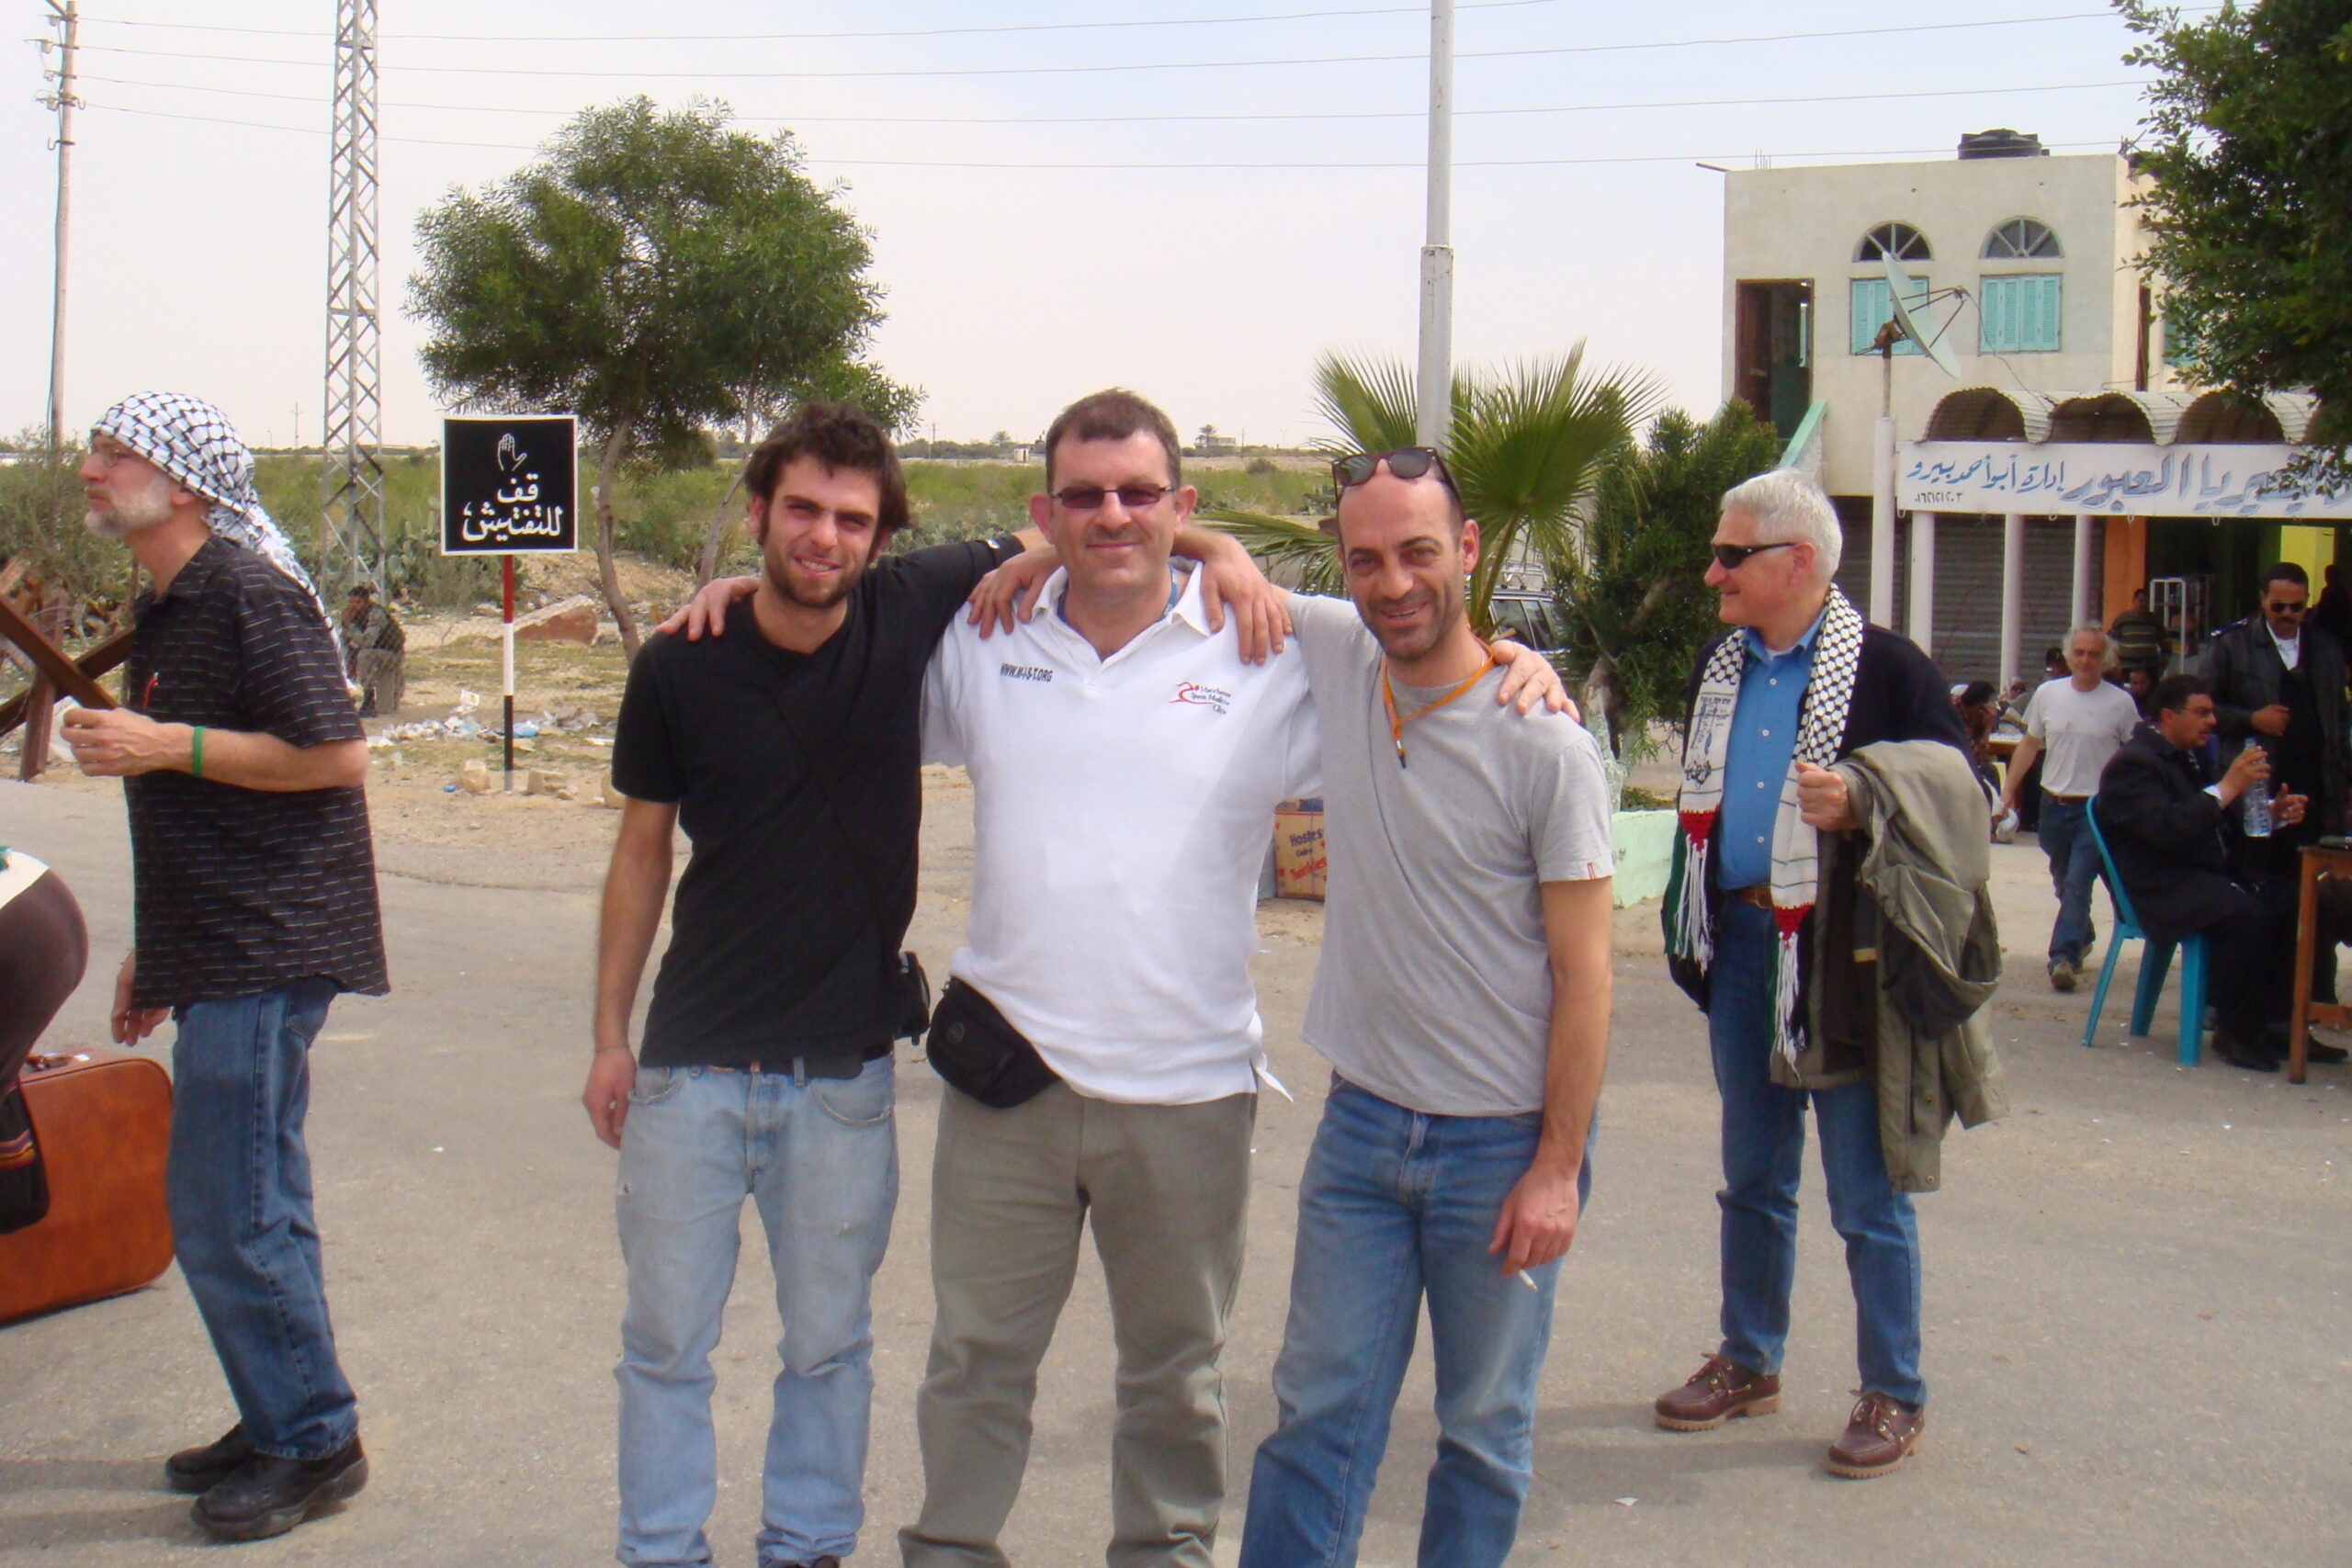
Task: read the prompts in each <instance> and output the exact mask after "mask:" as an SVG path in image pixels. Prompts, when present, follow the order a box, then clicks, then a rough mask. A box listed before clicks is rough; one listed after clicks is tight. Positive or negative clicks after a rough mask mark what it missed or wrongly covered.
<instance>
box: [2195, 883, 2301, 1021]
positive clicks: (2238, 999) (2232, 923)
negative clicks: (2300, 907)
mask: <svg viewBox="0 0 2352 1568" xmlns="http://www.w3.org/2000/svg"><path fill="white" fill-rule="evenodd" d="M2230 892H2231V903H2230V907H2229V909H2228V911H2227V912H2226V913H2224V914H2223V915H2222V916H2221V917H2220V918H2219V919H2216V920H2214V921H2213V922H2212V923H2211V924H2210V925H2207V926H2204V927H2202V928H2200V930H2201V931H2203V933H2204V936H2205V939H2206V942H2207V943H2208V944H2209V945H2208V953H2207V957H2206V976H2207V978H2206V986H2207V988H2208V990H2209V991H2210V992H2211V996H2212V998H2213V1011H2214V1013H2215V1014H2216V1016H2217V1021H2218V1022H2219V1023H2220V1025H2221V1031H2222V1033H2224V1034H2226V1035H2229V1036H2230V1037H2231V1038H2233V1039H2235V1040H2240V1041H2244V1042H2245V1043H2247V1044H2252V1043H2256V1041H2258V1040H2260V1039H2261V1038H2262V1033H2263V1031H2264V1029H2265V1028H2267V1026H2269V1025H2271V1024H2274V1023H2279V1024H2283V1023H2284V1022H2286V1021H2287V1015H2288V1014H2289V1013H2290V1011H2291V1010H2293V1008H2294V996H2295V898H2296V888H2295V886H2294V885H2293V884H2292V883H2289V882H2283V881H2278V880H2276V879H2270V878H2266V879H2264V880H2262V881H2258V882H2255V883H2252V884H2245V885H2241V886H2234V887H2233V888H2231V890H2230Z"/></svg>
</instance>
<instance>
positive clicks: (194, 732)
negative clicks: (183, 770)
mask: <svg viewBox="0 0 2352 1568" xmlns="http://www.w3.org/2000/svg"><path fill="white" fill-rule="evenodd" d="M187 772H188V777H190V778H196V779H200V778H202V777H203V776H204V726H202V725H200V724H199V725H198V726H197V727H196V728H194V729H191V730H189V731H188V737H187Z"/></svg>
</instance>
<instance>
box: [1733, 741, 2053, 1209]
mask: <svg viewBox="0 0 2352 1568" xmlns="http://www.w3.org/2000/svg"><path fill="white" fill-rule="evenodd" d="M1837 771H1838V773H1841V774H1843V775H1844V776H1845V779H1846V787H1847V791H1848V795H1849V799H1850V800H1851V802H1852V805H1853V811H1854V815H1855V817H1856V818H1859V819H1860V824H1861V825H1860V829H1859V830H1857V831H1853V832H1847V833H1825V834H1823V835H1822V840H1821V881H1820V894H1819V897H1818V901H1817V902H1816V904H1815V914H1814V919H1815V922H1816V923H1815V931H1814V940H1815V942H1816V944H1817V946H1816V950H1815V964H1816V968H1815V984H1814V986H1813V987H1812V988H1811V996H1810V997H1809V998H1808V1000H1809V1003H1810V1008H1811V1017H1810V1021H1811V1024H1812V1028H1811V1030H1810V1031H1809V1034H1808V1039H1807V1043H1806V1047H1805V1050H1804V1053H1802V1054H1801V1055H1799V1056H1798V1058H1797V1060H1796V1061H1795V1062H1794V1063H1793V1064H1792V1063H1789V1062H1786V1061H1784V1060H1782V1059H1781V1057H1779V1056H1777V1055H1776V1056H1775V1057H1774V1058H1773V1060H1772V1074H1773V1078H1774V1080H1775V1081H1776V1082H1781V1083H1784V1084H1787V1085H1788V1086H1790V1087H1792V1088H1793V1087H1802V1088H1807V1089H1826V1088H1831V1087H1834V1086H1836V1085H1838V1084H1846V1083H1858V1082H1864V1081H1874V1082H1875V1083H1876V1084H1877V1086H1878V1104H1879V1142H1880V1145H1881V1147H1882V1148H1883V1151H1884V1154H1885V1157H1886V1170H1887V1175H1888V1177H1889V1178H1890V1179H1892V1180H1893V1182H1894V1187H1895V1190H1897V1191H1902V1192H1932V1191H1934V1190H1937V1188H1939V1186H1941V1185H1942V1181H1943V1161H1942V1154H1943V1134H1944V1129H1945V1127H1946V1126H1947V1125H1949V1124H1950V1122H1951V1119H1952V1118H1953V1117H1954V1116H1957V1117H1959V1118H1960V1122H1961V1124H1962V1126H1966V1127H1973V1126H1977V1125H1979V1124H1980V1123H1982V1122H1989V1121H1992V1120H1993V1119H1995V1118H1996V1117H1998V1116H2002V1115H2005V1114H2007V1111H2008V1099H2007V1092H2006V1090H2005V1089H2004V1087H2003V1084H2002V1080H2001V1066H2000V1062H1999V1059H1998V1058H1997V1057H1996V1055H1994V1052H1993V1043H1992V1039H1991V1035H1990V1032H1988V1031H1987V1029H1986V1028H1985V1021H1984V1018H1983V1016H1982V1011H1981V1010H1982V1009H1983V1007H1984V1005H1985V1002H1986V1001H1987V1000H1988V999H1989V998H1991V997H1992V995H1993V992H1994V990H1995V989H1996V988H1997V987H1998V986H1999V984H2000V978H2001V940H2000V932H1999V931H1998V929H1997V928H1996V925H1995V923H1994V919H1993V901H1992V889H1991V881H1992V845H1991V833H1990V821H1991V811H1990V807H1989V803H1988V802H1987V800H1986V798H1985V792H1984V789H1983V787H1982V786H1981V785H1980V784H1978V783H1977V781H1976V777H1975V774H1974V773H1973V770H1972V769H1971V768H1970V767H1969V765H1968V759H1967V757H1966V756H1964V755H1963V754H1962V752H1960V751H1959V750H1955V749H1954V748H1952V747H1951V746H1947V745H1945V744H1944V743H1942V742H1941V741H1937V740H1888V741H1881V742H1878V743H1877V744H1874V745H1870V746H1865V747H1862V748H1861V749H1860V750H1856V751H1855V752H1853V753H1852V754H1851V755H1849V756H1848V757H1846V758H1845V759H1843V760H1842V761H1839V762H1838V764H1837Z"/></svg>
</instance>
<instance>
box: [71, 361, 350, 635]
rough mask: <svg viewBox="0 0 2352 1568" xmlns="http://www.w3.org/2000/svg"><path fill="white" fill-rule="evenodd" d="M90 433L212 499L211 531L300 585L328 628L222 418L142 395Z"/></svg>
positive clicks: (184, 401) (172, 395)
mask: <svg viewBox="0 0 2352 1568" xmlns="http://www.w3.org/2000/svg"><path fill="white" fill-rule="evenodd" d="M90 428H91V430H92V431H93V432H98V431H103V432H105V433H106V434H108V435H111V436H113V437H114V438H115V439H116V440H117V441H119V442H121V443H122V444H123V445H124V446H128V447H130V449H131V450H132V451H133V452H136V453H138V454H139V456H141V457H144V458H146V459H147V461H149V462H151V463H153V464H154V465H155V467H156V468H159V469H161V470H162V471H163V472H164V473H165V474H166V475H168V476H170V477H171V478H172V479H175V480H177V481H178V482H179V484H180V485H181V486H182V487H183V488H185V489H187V490H191V491H195V492H196V493H197V494H198V495H200V496H202V497H204V499H205V500H207V501H209V502H212V510H211V511H210V512H209V513H206V514H205V522H206V523H207V524H209V525H210V526H211V529H212V531H213V533H215V534H216V535H218V536H220V537H221V538H224V539H227V540H229V541H231V542H232V543H234V544H239V545H243V546H244V547H246V548H247V549H249V550H253V551H254V552H256V553H258V554H260V555H262V556H264V557H266V558H267V559H268V560H269V562H270V564H271V565H273V566H275V567H277V570H280V571H282V572H284V573H285V574H286V575H287V576H288V577H290V578H292V579H293V580H294V581H297V582H299V583H300V584H301V585H302V590H303V592H306V593H308V594H310V596H311V604H315V605H317V606H318V610H319V619H320V620H321V621H322V622H324V623H325V624H326V625H327V626H334V616H333V615H329V614H327V607H326V602H325V601H324V600H322V599H321V598H320V597H319V589H318V584H316V583H314V582H312V581H311V574H310V573H309V572H307V571H304V570H302V562H301V560H300V558H298V557H296V555H295V554H294V547H293V546H292V545H291V544H289V543H288V542H287V538H286V536H285V535H284V534H281V533H279V532H278V531H277V524H275V523H273V522H271V521H270V520H269V513H267V512H266V511H264V510H263V509H262V504H261V494H260V492H259V491H255V490H254V455H253V453H252V452H251V451H250V450H249V449H247V447H246V446H245V444H244V443H243V441H241V440H239V439H238V438H237V431H236V427H235V426H234V425H232V424H231V423H229V416H228V415H227V414H224V413H222V412H220V410H219V409H217V408H214V407H213V406H212V405H211V404H210V403H208V402H206V401H205V400H203V399H201V398H191V397H189V396H187V394H186V393H183V392H140V393H137V394H135V395H134V396H131V397H128V398H125V399H123V400H122V401H120V402H119V403H117V404H115V405H114V407H112V408H110V409H108V410H107V412H105V413H104V414H103V415H102V416H100V418H99V420H98V422H97V423H96V424H94V425H92V426H91V427H90Z"/></svg>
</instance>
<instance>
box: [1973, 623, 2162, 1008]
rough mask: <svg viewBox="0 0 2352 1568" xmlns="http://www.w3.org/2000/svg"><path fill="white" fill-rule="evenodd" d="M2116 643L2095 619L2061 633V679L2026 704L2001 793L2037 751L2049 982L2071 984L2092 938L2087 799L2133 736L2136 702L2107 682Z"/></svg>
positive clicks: (2094, 873)
mask: <svg viewBox="0 0 2352 1568" xmlns="http://www.w3.org/2000/svg"><path fill="white" fill-rule="evenodd" d="M2115 666H2116V657H2115V644H2114V642H2113V640H2112V639H2110V638H2109V637H2108V635H2107V633H2106V632H2104V631H2102V630H2101V629H2100V628H2099V627H2098V626H2076V627H2075V629H2074V632H2073V634H2072V635H2070V636H2069V637H2067V638H2066V668H2067V670H2068V671H2070V672H2071V673H2070V674H2069V675H2068V677H2067V678H2066V679H2065V680H2064V681H2045V682H2042V684H2041V689H2040V690H2038V691H2036V692H2035V693H2034V694H2033V700H2032V701H2031V702H2030V703H2029V704H2027V705H2026V710H2025V739H2023V740H2020V741H2019V742H2018V750H2017V755H2016V756H2014V757H2012V758H2010V759H2009V782H2008V785H2007V788H2006V789H2005V790H2003V791H2002V794H2001V808H2002V811H2003V812H2009V811H2014V810H2016V809H2017V807H2018V796H2019V795H2022V794H2023V793H2024V791H2025V779H2026V774H2027V773H2028V772H2030V770H2031V769H2032V767H2033V761H2034V759H2035V758H2036V757H2041V759H2042V763H2041V827H2040V829H2038V830H2037V836H2038V837H2039V838H2040V839H2041V852H2042V853H2043V854H2045V855H2047V856H2049V857H2050V885H2051V886H2052V888H2053V889H2055V890H2056V892H2057V894H2058V919H2057V922H2056V923H2055V924H2054V925H2052V927H2051V930H2050V985H2051V988H2052V990H2059V991H2071V990H2073V989H2074V988H2075V981H2076V980H2077V978H2078V977H2079V975H2080V972H2081V970H2082V967H2083V962H2084V960H2085V959H2086V958H2087V957H2088V956H2089V955H2090V950H2091V948H2092V947H2093V946H2094V945H2095V944H2096V943H2097V942H2098V932H2097V931H2094V930H2093V928H2092V924H2091V889H2092V888H2093V887H2095V886H2098V845H2097V844H2095V843H2093V842H2092V841H2091V824H2090V815H2089V802H2090V798H2091V796H2092V795H2097V794H2098V776H2099V774H2100V773H2101V772H2103V771H2104V770H2105V769H2106V767H2107V763H2108V759H2109V758H2110V757H2112V756H2114V755H2115V752H2116V749H2117V748H2118V747H2120V746H2121V745H2122V744H2123V743H2124V742H2125V741H2126V740H2129V739H2131V731H2132V729H2133V728H2135V727H2136V726H2137V725H2138V724H2139V722H2140V709H2139V705H2137V704H2136V703H2134V702H2132V700H2131V693H2129V692H2127V691H2125V690H2124V689H2123V688H2122V687H2120V686H2117V685H2111V684H2109V682H2108V679H2107V673H2108V671H2110V670H2113V669H2114V668H2115Z"/></svg>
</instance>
